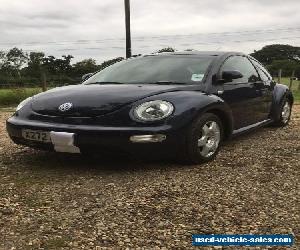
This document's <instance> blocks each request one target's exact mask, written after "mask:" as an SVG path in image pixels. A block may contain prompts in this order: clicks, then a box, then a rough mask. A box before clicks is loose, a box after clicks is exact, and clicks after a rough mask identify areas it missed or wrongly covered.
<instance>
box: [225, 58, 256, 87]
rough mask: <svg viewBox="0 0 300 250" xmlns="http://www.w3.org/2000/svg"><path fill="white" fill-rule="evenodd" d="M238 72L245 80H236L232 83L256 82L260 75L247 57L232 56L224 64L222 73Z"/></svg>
mask: <svg viewBox="0 0 300 250" xmlns="http://www.w3.org/2000/svg"><path fill="white" fill-rule="evenodd" d="M232 70H237V71H239V72H240V73H242V74H243V76H244V77H243V78H240V79H234V80H233V81H232V83H247V82H256V81H257V80H259V76H258V73H257V71H256V69H255V68H254V66H253V65H252V63H251V62H250V61H249V60H248V58H247V57H245V56H231V57H229V58H228V59H227V60H226V61H225V63H224V64H223V66H222V68H221V71H232Z"/></svg>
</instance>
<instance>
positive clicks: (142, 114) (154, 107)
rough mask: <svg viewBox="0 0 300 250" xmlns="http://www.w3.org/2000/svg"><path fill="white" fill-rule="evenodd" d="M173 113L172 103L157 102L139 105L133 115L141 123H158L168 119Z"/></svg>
mask: <svg viewBox="0 0 300 250" xmlns="http://www.w3.org/2000/svg"><path fill="white" fill-rule="evenodd" d="M173 111H174V106H173V104H172V103H170V102H166V101H161V100H157V101H151V102H145V103H143V104H141V105H139V106H138V107H136V108H135V109H134V111H133V113H134V116H135V117H136V118H137V119H139V120H142V121H158V120H162V119H164V118H166V117H168V116H169V115H171V114H172V113H173Z"/></svg>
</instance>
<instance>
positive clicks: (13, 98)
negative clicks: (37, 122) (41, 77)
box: [0, 88, 42, 107]
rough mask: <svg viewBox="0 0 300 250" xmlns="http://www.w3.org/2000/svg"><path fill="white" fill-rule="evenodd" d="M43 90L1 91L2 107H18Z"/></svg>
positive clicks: (0, 104) (18, 89) (0, 101)
mask: <svg viewBox="0 0 300 250" xmlns="http://www.w3.org/2000/svg"><path fill="white" fill-rule="evenodd" d="M41 91H42V89H41V88H15V89H0V106H4V107H5V106H6V107H7V106H16V105H17V104H19V103H20V102H21V101H23V100H25V99H26V98H27V97H30V96H33V95H36V94H38V93H40V92H41Z"/></svg>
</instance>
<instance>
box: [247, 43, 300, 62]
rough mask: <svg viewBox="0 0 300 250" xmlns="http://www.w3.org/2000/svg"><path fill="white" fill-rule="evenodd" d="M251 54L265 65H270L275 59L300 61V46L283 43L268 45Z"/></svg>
mask: <svg viewBox="0 0 300 250" xmlns="http://www.w3.org/2000/svg"><path fill="white" fill-rule="evenodd" d="M251 56H253V57H254V58H256V59H257V60H258V61H260V62H261V63H263V64H265V65H270V64H272V62H273V61H279V60H292V61H297V62H300V47H294V46H291V45H283V44H273V45H267V46H265V47H263V48H262V49H261V50H258V51H254V53H252V54H251Z"/></svg>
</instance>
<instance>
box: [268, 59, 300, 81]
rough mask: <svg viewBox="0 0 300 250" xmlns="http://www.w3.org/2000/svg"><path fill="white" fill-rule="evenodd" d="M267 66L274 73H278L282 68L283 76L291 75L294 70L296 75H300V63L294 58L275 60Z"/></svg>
mask: <svg viewBox="0 0 300 250" xmlns="http://www.w3.org/2000/svg"><path fill="white" fill-rule="evenodd" d="M267 68H268V70H269V71H270V73H271V74H272V75H277V74H278V71H279V70H280V69H281V70H282V76H285V77H289V76H291V75H292V72H293V71H294V73H295V76H297V77H300V63H299V62H297V61H294V60H275V61H273V62H272V64H270V65H267Z"/></svg>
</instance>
